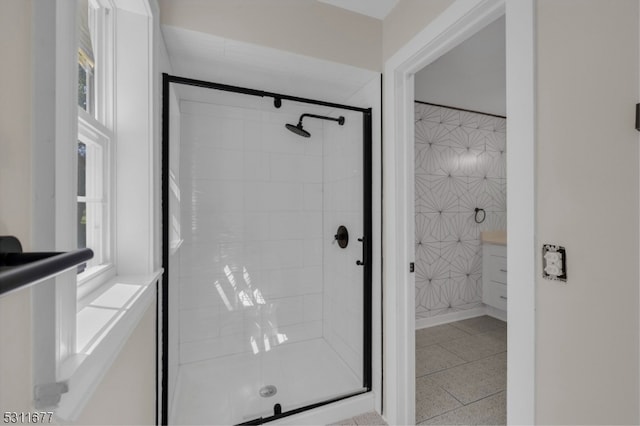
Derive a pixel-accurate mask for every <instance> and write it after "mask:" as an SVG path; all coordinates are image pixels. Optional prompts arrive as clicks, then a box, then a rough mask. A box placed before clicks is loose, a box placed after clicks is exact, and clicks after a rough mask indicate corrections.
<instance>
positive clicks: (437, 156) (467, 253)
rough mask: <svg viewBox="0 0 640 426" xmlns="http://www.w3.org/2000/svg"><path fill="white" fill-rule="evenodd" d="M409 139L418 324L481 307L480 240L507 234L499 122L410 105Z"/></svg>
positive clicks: (503, 134) (503, 137) (502, 133)
mask: <svg viewBox="0 0 640 426" xmlns="http://www.w3.org/2000/svg"><path fill="white" fill-rule="evenodd" d="M415 137H416V141H415V142H416V143H415V174H416V178H415V210H416V222H415V230H416V241H415V244H416V259H415V260H416V319H419V318H427V317H432V316H436V315H441V314H445V313H449V312H455V311H461V310H465V309H471V308H474V307H477V306H479V305H480V304H481V303H482V258H481V256H482V254H481V250H480V248H481V247H480V232H481V231H487V230H498V229H506V226H507V213H506V204H507V203H506V153H505V150H506V119H504V118H501V117H494V116H490V115H485V114H479V113H471V112H466V111H459V110H455V109H450V108H443V107H437V106H432V105H428V104H423V103H420V102H416V103H415ZM476 207H479V208H481V209H484V210H485V212H486V218H485V220H484V222H482V223H480V224H478V223H476V221H475V208H476Z"/></svg>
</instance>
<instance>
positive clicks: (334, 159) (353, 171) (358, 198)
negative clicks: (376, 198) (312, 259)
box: [322, 110, 364, 380]
mask: <svg viewBox="0 0 640 426" xmlns="http://www.w3.org/2000/svg"><path fill="white" fill-rule="evenodd" d="M337 114H340V115H342V116H344V117H345V124H344V126H338V125H337V124H336V123H333V122H330V123H329V122H327V123H325V124H324V126H323V127H324V132H325V135H326V136H325V138H324V141H323V153H324V154H323V163H324V164H323V169H324V170H323V172H324V173H323V178H322V180H323V187H322V193H323V222H324V232H323V239H322V247H323V253H322V255H323V272H324V293H323V300H324V305H323V307H324V316H323V325H324V338H325V339H326V340H327V342H328V343H329V344H330V345H331V347H333V349H334V350H335V351H336V352H337V353H338V354H339V355H340V357H341V358H342V359H343V360H344V361H345V362H346V363H347V365H348V366H349V367H350V368H351V370H352V371H353V372H354V374H355V375H356V376H357V377H358V378H360V379H361V380H362V368H363V366H362V359H363V352H364V351H363V345H362V335H363V332H364V328H363V327H364V325H363V321H362V318H363V316H362V315H363V298H364V292H363V274H364V273H363V271H364V268H363V267H362V266H358V265H357V264H356V262H357V261H358V260H362V243H361V242H359V241H358V238H361V237H362V235H363V233H364V223H363V217H362V212H363V208H364V203H363V195H364V192H363V186H362V179H363V176H364V170H363V151H362V139H363V133H362V123H363V117H362V116H363V115H362V113H359V112H353V111H341V110H337V111H335V113H334V114H333V115H334V116H335V115H337ZM340 225H343V226H345V227H346V228H347V230H348V232H349V244H348V245H347V247H345V248H340V246H339V245H338V244H337V242H336V241H335V240H334V239H333V238H332V236H333V235H335V234H336V233H337V230H338V227H339V226H340Z"/></svg>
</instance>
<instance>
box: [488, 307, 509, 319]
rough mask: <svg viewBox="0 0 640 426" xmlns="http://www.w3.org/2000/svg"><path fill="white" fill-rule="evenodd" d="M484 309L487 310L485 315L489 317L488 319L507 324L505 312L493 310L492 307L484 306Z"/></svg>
mask: <svg viewBox="0 0 640 426" xmlns="http://www.w3.org/2000/svg"><path fill="white" fill-rule="evenodd" d="M485 309H486V310H487V313H486V315H489V316H490V317H494V318H497V319H499V320H501V321H504V322H507V311H503V310H502V309H498V308H494V307H493V306H485Z"/></svg>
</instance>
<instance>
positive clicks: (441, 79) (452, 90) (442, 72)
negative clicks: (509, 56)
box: [415, 16, 507, 116]
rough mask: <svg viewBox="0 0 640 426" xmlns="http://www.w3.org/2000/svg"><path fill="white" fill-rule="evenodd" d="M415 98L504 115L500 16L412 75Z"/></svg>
mask: <svg viewBox="0 0 640 426" xmlns="http://www.w3.org/2000/svg"><path fill="white" fill-rule="evenodd" d="M415 96H416V100H418V101H423V102H430V103H434V104H439V105H446V106H451V107H457V108H463V109H469V110H474V111H479V112H484V113H489V114H497V115H503V116H504V115H506V108H507V107H506V55H505V19H504V16H503V17H501V18H499V19H497V20H496V21H494V22H493V23H491V24H489V25H487V26H486V27H485V28H483V29H482V30H480V31H479V32H477V33H476V34H475V35H473V36H472V37H470V38H469V39H468V40H466V41H464V42H462V43H461V44H460V45H458V46H457V47H455V48H453V49H452V50H451V51H449V52H448V53H445V54H444V55H443V56H441V57H440V58H438V59H437V60H436V61H434V62H432V63H431V64H429V65H427V66H426V67H425V68H423V69H422V70H421V71H419V72H417V73H416V75H415Z"/></svg>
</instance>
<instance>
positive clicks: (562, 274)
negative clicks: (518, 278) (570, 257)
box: [542, 244, 567, 282]
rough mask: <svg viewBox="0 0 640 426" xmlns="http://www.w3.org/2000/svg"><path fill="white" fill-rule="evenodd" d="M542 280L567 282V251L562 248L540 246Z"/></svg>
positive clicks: (547, 245) (549, 245) (551, 245)
mask: <svg viewBox="0 0 640 426" xmlns="http://www.w3.org/2000/svg"><path fill="white" fill-rule="evenodd" d="M542 278H546V279H548V280H553V281H562V282H566V281H567V250H566V249H565V248H564V247H562V246H556V245H553V244H545V245H543V246H542Z"/></svg>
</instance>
